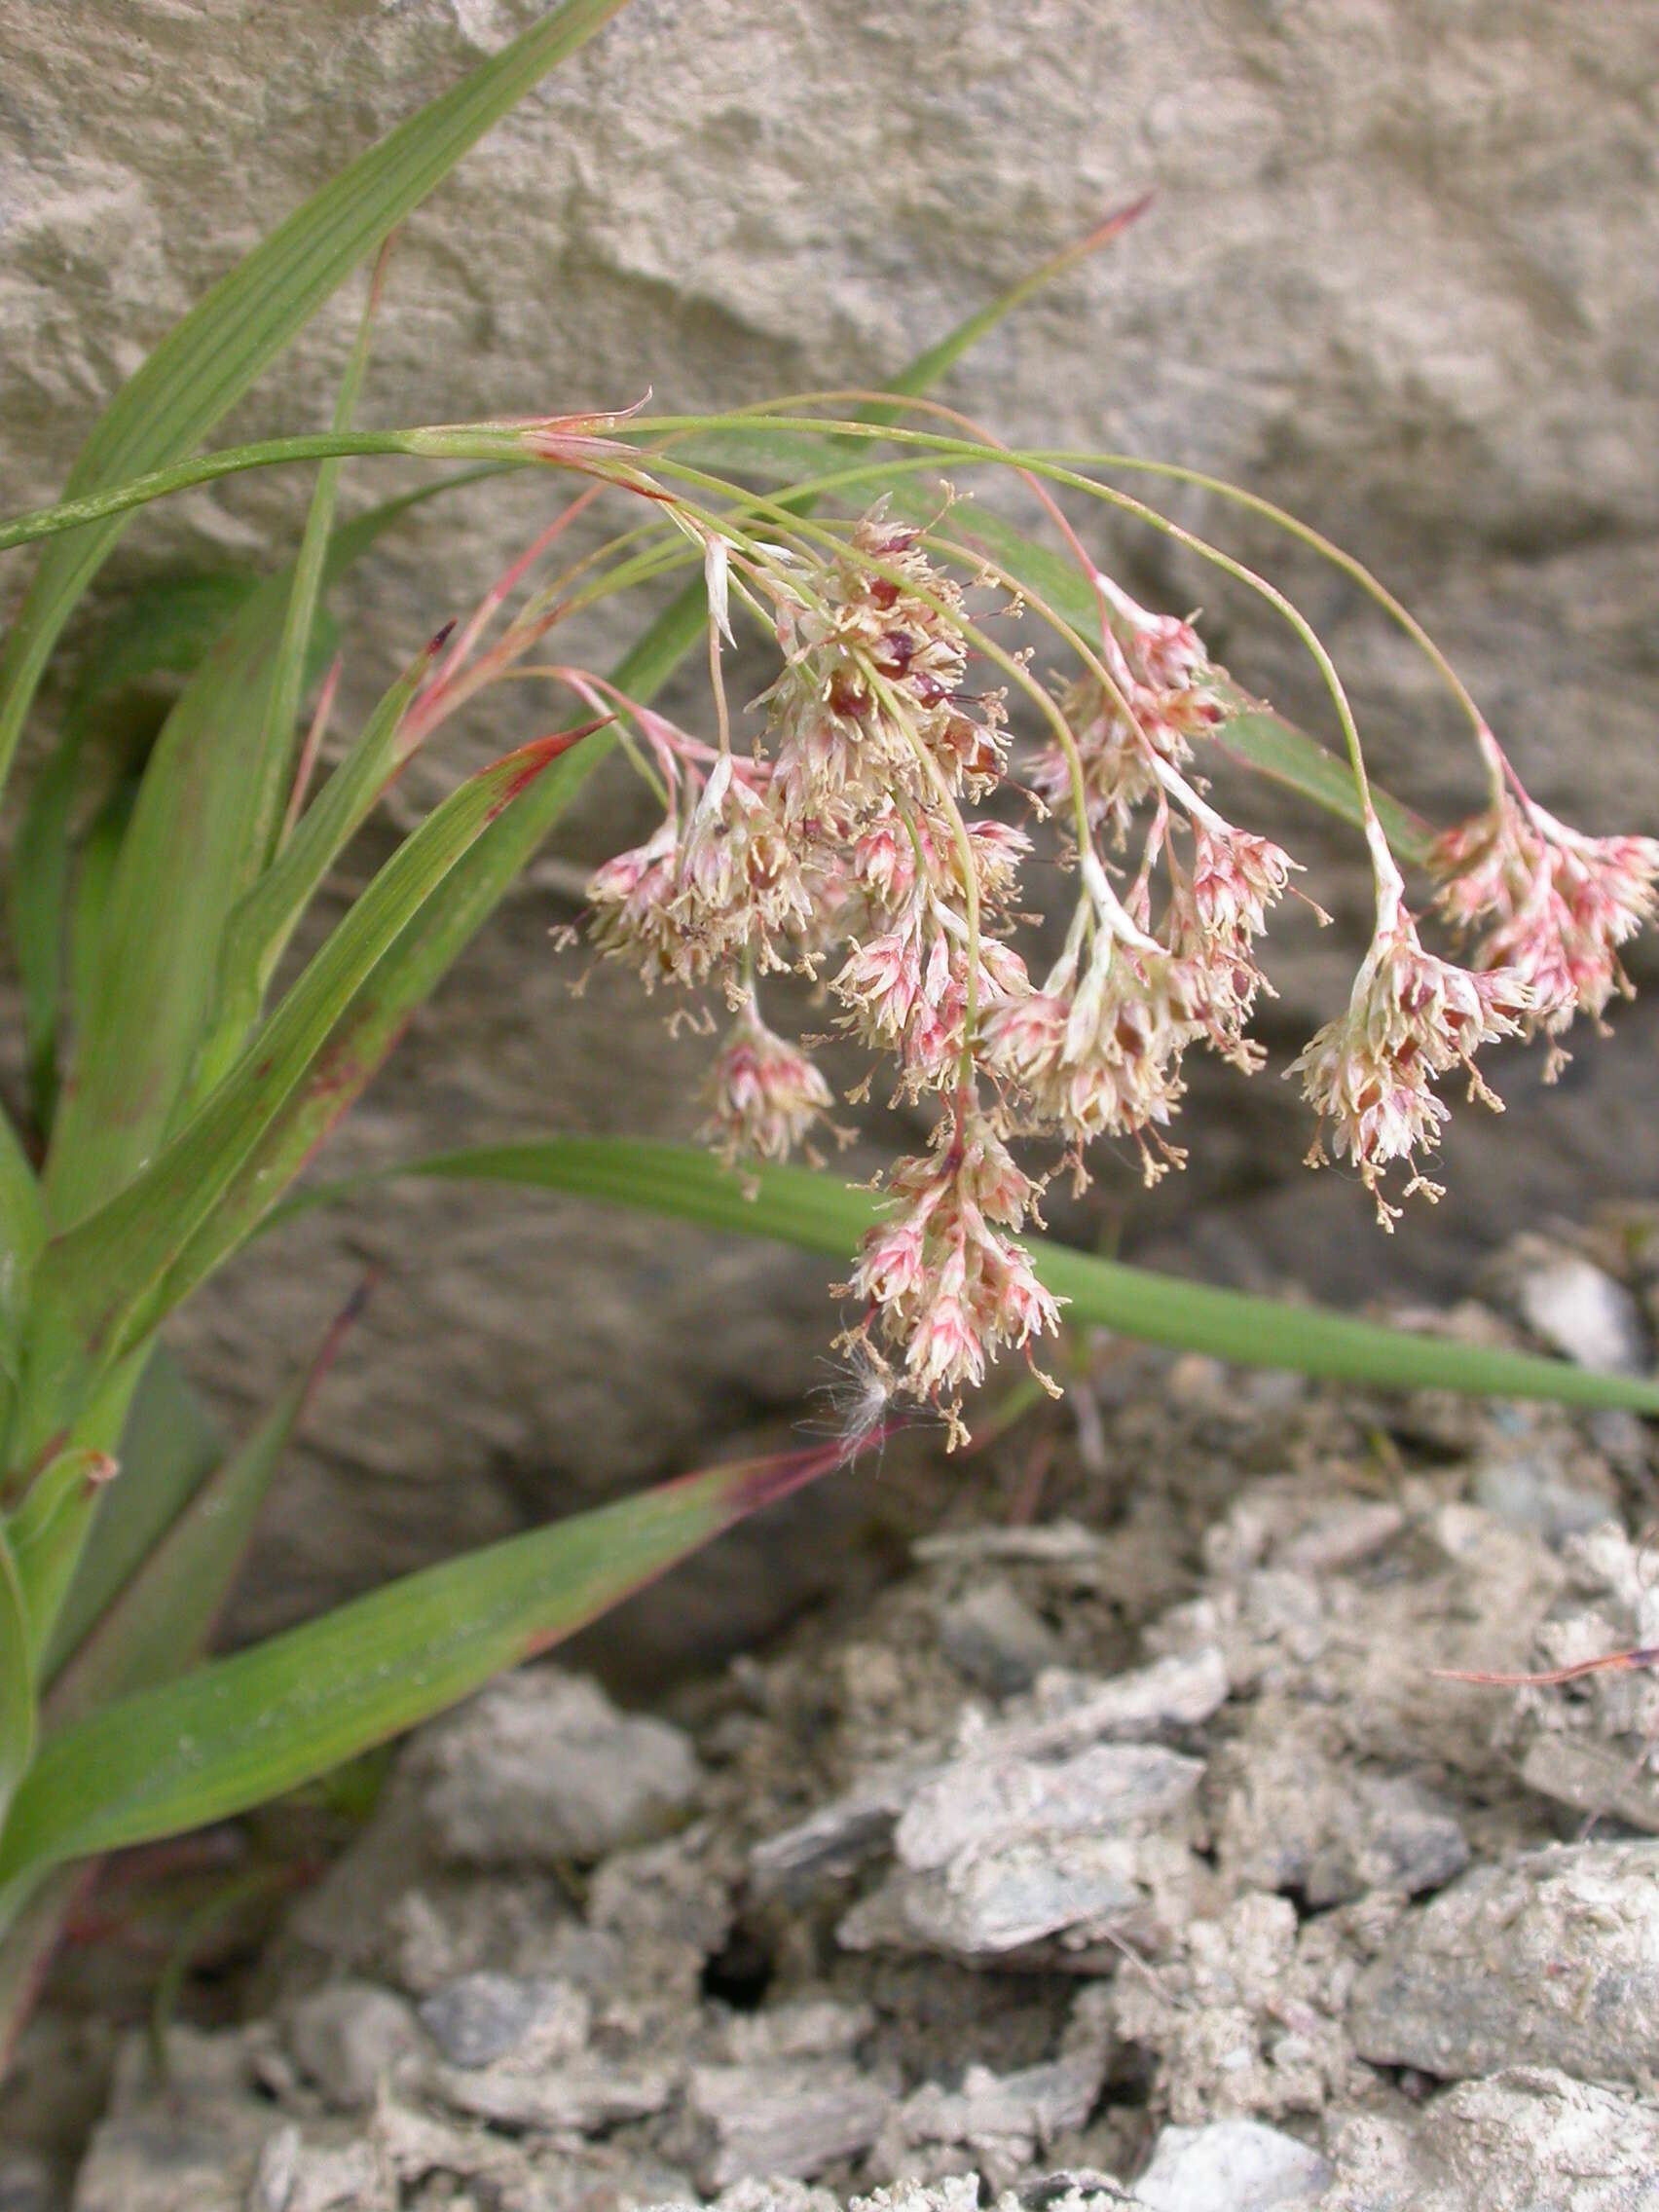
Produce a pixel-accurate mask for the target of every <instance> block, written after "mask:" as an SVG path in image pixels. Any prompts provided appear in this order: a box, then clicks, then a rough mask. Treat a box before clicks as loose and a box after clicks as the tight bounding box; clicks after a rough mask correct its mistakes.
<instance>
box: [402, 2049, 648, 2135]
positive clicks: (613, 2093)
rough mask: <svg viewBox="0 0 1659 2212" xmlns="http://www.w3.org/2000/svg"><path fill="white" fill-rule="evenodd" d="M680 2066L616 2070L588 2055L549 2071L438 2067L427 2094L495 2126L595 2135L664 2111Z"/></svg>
mask: <svg viewBox="0 0 1659 2212" xmlns="http://www.w3.org/2000/svg"><path fill="white" fill-rule="evenodd" d="M680 2073H681V2068H680V2066H679V2065H678V2064H664V2065H660V2066H659V2065H647V2064H617V2063H616V2062H615V2061H613V2060H611V2059H608V2058H606V2057H602V2056H600V2055H598V2054H597V2053H593V2052H589V2053H585V2054H583V2055H582V2056H580V2057H575V2058H563V2059H560V2058H555V2059H552V2060H550V2061H549V2062H548V2063H547V2064H545V2065H538V2066H530V2065H526V2066H525V2067H524V2068H523V2070H521V2069H520V2067H519V2066H518V2065H515V2064H514V2063H512V2062H511V2061H509V2062H505V2063H498V2064H497V2065H494V2066H484V2067H468V2066H434V2067H433V2068H432V2069H431V2071H430V2072H429V2074H428V2075H427V2077H426V2088H427V2090H428V2092H429V2094H431V2095H432V2096H433V2097H435V2098H437V2099H438V2101H439V2102H440V2103H442V2104H445V2105H447V2106H448V2107H449V2108H450V2110H451V2111H452V2112H458V2113H464V2114H466V2115H467V2116H468V2117H469V2118H471V2119H473V2120H486V2121H488V2122H489V2123H490V2124H491V2125H492V2126H495V2127H506V2128H533V2129H539V2130H541V2131H543V2132H545V2133H547V2134H550V2135H569V2134H578V2135H591V2134H597V2133H599V2132H601V2131H602V2130H603V2129H605V2128H608V2127H613V2126H615V2125H616V2124H617V2122H618V2121H621V2120H645V2119H647V2118H649V2116H650V2115H651V2114H652V2113H659V2112H661V2111H662V2109H663V2107H664V2106H665V2105H666V2104H667V2103H668V2101H669V2099H670V2098H671V2097H672V2096H673V2094H674V2091H675V2087H676V2085H677V2083H678V2082H679V2079H680Z"/></svg>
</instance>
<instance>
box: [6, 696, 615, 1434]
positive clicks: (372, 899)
mask: <svg viewBox="0 0 1659 2212" xmlns="http://www.w3.org/2000/svg"><path fill="white" fill-rule="evenodd" d="M595 726H597V725H595V724H591V723H590V724H586V725H584V726H583V727H582V728H579V729H573V730H564V731H559V732H557V733H555V734H554V735H553V736H551V737H544V738H539V739H537V740H536V741H535V743H533V744H531V745H527V746H521V747H520V748H519V750H518V751H517V752H515V753H510V754H508V755H507V756H505V758H503V759H500V760H497V761H495V762H493V763H492V765H491V766H489V767H488V768H485V769H483V770H482V771H481V772H480V773H479V774H478V775H476V776H474V777H472V778H471V779H470V780H469V781H468V782H467V783H465V784H463V785H462V786H461V789H460V790H459V791H457V792H453V793H451V794H450V796H449V797H448V798H447V799H446V800H445V801H444V802H443V804H442V805H441V806H439V807H438V808H437V809H436V810H435V811H434V812H433V813H432V814H431V815H430V816H429V817H428V819H427V820H426V821H425V822H424V823H423V824H422V826H421V828H420V829H419V830H416V831H415V833H414V834H413V835H412V836H411V837H409V838H407V839H406V840H405V842H404V843H403V844H402V845H401V846H399V848H398V849H397V851H396V852H395V853H394V854H393V855H392V857H391V858H390V860H388V861H387V864H386V866H384V867H383V868H382V869H381V870H380V872H379V874H378V875H377V876H376V877H375V879H374V881H373V882H372V883H371V884H370V885H369V887H368V889H367V890H366V891H365V892H364V893H363V894H362V896H361V897H360V898H359V899H358V900H357V902H356V903H355V904H354V905H353V906H352V907H351V908H350V911H349V912H348V914H347V915H346V917H345V918H344V920H343V921H341V923H340V924H339V926H338V927H337V928H336V929H335V931H334V933H333V935H332V936H331V937H330V938H329V939H328V940H327V942H326V943H325V944H324V945H323V947H322V949H321V950H320V951H319V952H318V953H317V954H316V956H315V957H314V959H313V961H312V962H311V964H310V966H309V967H308V968H307V969H306V970H305V972H304V974H303V975H302V976H301V977H299V979H298V980H297V981H296V982H295V983H294V985H293V987H292V988H291V989H290V991H289V992H288V994H287V996H286V997H285V998H284V999H283V1000H282V1001H281V1003H280V1005H278V1006H277V1007H276V1010H275V1012H274V1013H273V1014H272V1015H271V1018H270V1019H269V1020H268V1021H267V1022H266V1023H265V1025H264V1026H263V1027H262V1028H261V1029H260V1030H259V1031H258V1033H257V1034H256V1035H255V1036H254V1037H253V1039H252V1040H251V1041H250V1043H249V1045H248V1047H247V1049H246V1051H244V1052H243V1054H242V1056H241V1058H240V1061H239V1062H238V1064H237V1066H236V1067H235V1068H234V1069H233V1070H232V1072H231V1073H230V1074H229V1075H228V1076H227V1077H226V1079H225V1081H224V1082H223V1083H222V1084H221V1085H220V1086H219V1088H217V1089H216V1090H215V1091H214V1092H213V1093H212V1095H211V1096H210V1097H209V1098H208V1099H207V1100H206V1101H205V1103H204V1104H203V1106H202V1108H201V1110H200V1111H199V1112H198V1113H197V1114H196V1116H195V1118H194V1119H193V1120H192V1121H191V1122H189V1123H188V1124H186V1125H185V1127H184V1128H182V1129H181V1130H180V1131H179V1133H178V1134H177V1136H175V1137H174V1138H173V1139H172V1141H171V1142H170V1143H169V1144H167V1145H166V1146H165V1147H164V1148H163V1149H162V1151H161V1152H160V1153H159V1154H158V1155H157V1156H156V1158H155V1159H154V1160H153V1161H151V1163H150V1164H149V1166H148V1167H146V1168H145V1169H144V1171H143V1172H142V1173H141V1174H139V1175H138V1176H136V1177H135V1178H134V1179H133V1180H132V1181H131V1182H130V1183H129V1184H128V1185H127V1186H126V1187H125V1188H124V1189H123V1190H122V1191H121V1192H119V1193H118V1195H117V1196H116V1197H115V1198H112V1199H111V1200H110V1202H109V1203H108V1204H107V1205H104V1206H102V1207H100V1208H99V1209H98V1211H97V1212H95V1213H93V1214H91V1215H89V1216H88V1217H87V1219H86V1220H84V1221H82V1222H80V1223H78V1224H77V1226H76V1227H75V1228H73V1229H71V1230H69V1231H67V1232H66V1233H65V1234H63V1235H59V1236H57V1237H55V1238H54V1239H53V1241H52V1242H51V1243H49V1244H48V1246H47V1247H46V1250H45V1252H44V1253H43V1254H42V1256H41V1259H40V1262H39V1265H38V1268H37V1271H36V1274H35V1282H34V1292H33V1297H32V1300H31V1310H30V1328H29V1341H28V1345H27V1347H26V1350H25V1358H24V1377H23V1384H22V1392H21V1404H20V1409H19V1417H18V1420H19V1434H18V1438H17V1439H16V1440H15V1445H14V1449H15V1452H16V1453H17V1455H18V1456H20V1457H22V1458H24V1459H26V1458H27V1457H28V1456H29V1455H30V1453H31V1452H34V1451H37V1450H38V1449H39V1448H40V1444H41V1443H42V1441H44V1439H45V1438H46V1437H48V1436H50V1435H51V1434H53V1433H54V1431H55V1430H56V1429H58V1428H60V1427H63V1426H65V1425H67V1423H68V1421H69V1420H70V1419H72V1418H73V1416H74V1413H75V1411H76V1409H77V1407H78V1405H79V1403H80V1402H81V1400H82V1398H83V1397H84V1395H85V1393H86V1391H87V1389H88V1388H89V1387H90V1385H91V1383H92V1380H93V1379H94V1378H95V1377H96V1376H97V1375H98V1374H99V1373H101V1372H103V1371H105V1370H107V1369H108V1368H109V1367H110V1366H112V1365H113V1364H114V1362H115V1361H117V1360H118V1359H119V1358H120V1357H121V1356H122V1354H123V1353H124V1352H126V1351H128V1350H129V1349H130V1348H131V1347H132V1346H135V1345H137V1344H138V1343H139V1342H141V1340H142V1339H143V1338H144V1337H145V1336H146V1335H147V1334H148V1333H149V1331H150V1330H151V1329H152V1328H153V1327H154V1326H155V1325H156V1323H157V1321H159V1320H160V1318H161V1316H162V1312H163V1310H165V1302H164V1301H163V1300H162V1299H161V1298H160V1297H159V1295H158V1294H159V1293H160V1292H161V1291H162V1287H163V1284H164V1282H165V1279H166V1275H167V1273H168V1271H169V1270H170V1269H171V1268H172V1266H173V1264H174V1263H175V1261H176V1260H177V1258H178V1256H179V1254H180V1253H181V1252H182V1251H183V1250H184V1249H185V1247H186V1246H187V1244H188V1243H189V1242H190V1240H191V1238H192V1237H193V1236H194V1235H196V1233H197V1232H198V1231H199V1230H201V1229H202V1228H203V1225H204V1224H205V1223H207V1222H208V1221H209V1220H210V1218H211V1216H212V1214H213V1211H214V1208H215V1207H216V1205H217V1204H218V1203H219V1201H220V1199H221V1198H223V1197H224V1196H225V1194H226V1192H227V1190H228V1189H229V1188H230V1186H231V1185H232V1183H233V1182H234V1181H235V1178H236V1176H237V1174H238V1171H239V1170H240V1168H241V1167H242V1166H243V1165H244V1163H245V1162H246V1161H247V1160H248V1158H249V1156H250V1154H252V1153H253V1152H254V1151H255V1150H256V1148H257V1147H258V1146H259V1144H260V1142H261V1140H262V1138H264V1137H265V1136H266V1135H267V1134H268V1132H269V1130H270V1128H271V1125H272V1124H273V1121H274V1120H275V1119H276V1117H277V1116H279V1115H280V1113H281V1110H282V1108H283V1106H284V1104H285V1103H286V1101H287V1100H288V1099H289V1098H290V1097H291V1096H292V1094H293V1093H294V1092H295V1091H296V1090H297V1089H298V1088H301V1087H302V1086H304V1085H305V1084H306V1083H307V1082H308V1080H314V1079H315V1078H316V1076H317V1074H318V1071H319V1070H322V1071H326V1070H327V1069H328V1068H329V1066H330V1065H331V1053H332V1052H333V1051H335V1050H336V1049H337V1047H338V1038H337V1035H336V1032H337V1031H338V1029H339V1027H340V1024H341V1022H342V1018H343V1017H344V1016H345V1015H346V1014H347V1013H348V1011H349V1009H350V1007H351V1004H352V1001H353V999H354V998H355V997H356V994H357V992H358V991H359V990H360V989H361V988H362V986H363V984H364V983H365V982H367V981H368V979H369V978H370V977H372V975H373V974H374V971H375V969H376V968H377V967H378V965H379V964H380V962H381V961H382V960H383V959H384V958H385V957H386V955H387V952H388V951H389V950H390V949H391V948H392V946H394V945H395V944H396V943H397V940H398V939H399V937H400V936H401V935H402V933H403V931H404V930H405V929H406V928H407V927H408V925H409V923H410V921H411V920H412V919H413V918H414V917H415V916H416V915H418V914H419V913H420V911H421V909H422V907H423V906H424V904H425V903H427V901H429V900H430V899H431V898H432V897H433V895H434V894H435V893H436V892H437V891H438V890H439V888H440V887H441V886H442V884H443V882H444V880H445V878H446V877H448V876H449V875H450V874H451V873H453V871H454V870H455V868H456V867H457V866H458V865H459V864H460V863H461V861H462V860H463V859H464V857H465V855H466V853H467V852H468V851H469V850H470V848H471V847H472V846H473V845H474V844H475V843H476V842H477V840H478V839H479V837H480V836H481V835H483V834H484V832H485V831H486V830H488V829H489V828H490V826H491V825H492V824H498V823H499V822H500V820H501V819H502V818H503V817H504V816H506V815H508V814H510V812H511V810H512V808H513V806H514V805H515V804H516V803H517V802H518V801H519V800H520V799H521V798H522V796H523V794H524V793H527V792H529V791H531V790H533V789H534V788H535V784H536V783H537V781H538V780H539V779H540V778H542V777H543V776H544V775H545V774H546V773H547V771H548V770H549V769H550V768H552V767H553V765H554V764H555V762H557V761H558V760H559V758H560V756H562V755H564V754H566V753H568V752H569V751H570V749H571V746H572V745H574V744H575V743H576V742H577V741H578V740H579V739H580V738H581V737H583V736H585V735H586V734H587V732H588V730H589V729H591V728H593V727H595ZM278 1195H279V1186H278V1187H277V1188H275V1189H273V1190H272V1191H271V1192H270V1197H271V1198H273V1199H275V1198H276V1197H277V1196H278Z"/></svg>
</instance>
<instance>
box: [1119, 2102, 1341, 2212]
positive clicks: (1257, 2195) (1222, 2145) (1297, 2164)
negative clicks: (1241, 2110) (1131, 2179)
mask: <svg viewBox="0 0 1659 2212" xmlns="http://www.w3.org/2000/svg"><path fill="white" fill-rule="evenodd" d="M1331 2178H1332V2176H1331V2169H1330V2167H1329V2166H1328V2165H1327V2164H1326V2162H1325V2160H1324V2159H1323V2158H1322V2157H1320V2156H1319V2154H1318V2152H1317V2151H1313V2150H1309V2147H1308V2145H1307V2144H1306V2143H1299V2142H1298V2141H1297V2139H1296V2137H1295V2136H1294V2135H1283V2134H1281V2133H1280V2132H1279V2130H1278V2129H1277V2128H1276V2127H1264V2126H1263V2125H1262V2123H1261V2122H1260V2121H1259V2120H1215V2121H1213V2122H1212V2123H1211V2124H1210V2125H1209V2126H1208V2127H1166V2128H1165V2129H1164V2130H1163V2132H1162V2134H1161V2135H1160V2137H1159V2138H1158V2144H1157V2147H1156V2149H1155V2150H1154V2152H1153V2157H1152V2163H1151V2165H1150V2166H1148V2168H1147V2170H1146V2172H1145V2173H1144V2174H1142V2176H1141V2178H1140V2180H1139V2181H1138V2182H1136V2184H1135V2201H1136V2202H1137V2203H1139V2204H1143V2205H1145V2206H1146V2208H1147V2212H1224V2208H1225V2212H1280V2208H1281V2207H1282V2208H1284V2212H1289V2208H1290V2207H1292V2206H1295V2205H1303V2204H1306V2205H1312V2204H1316V2203H1317V2202H1318V2200H1319V2197H1320V2195H1321V2194H1322V2193H1323V2192H1324V2190H1325V2189H1326V2187H1327V2186H1328V2185H1329V2183H1330V2181H1331Z"/></svg>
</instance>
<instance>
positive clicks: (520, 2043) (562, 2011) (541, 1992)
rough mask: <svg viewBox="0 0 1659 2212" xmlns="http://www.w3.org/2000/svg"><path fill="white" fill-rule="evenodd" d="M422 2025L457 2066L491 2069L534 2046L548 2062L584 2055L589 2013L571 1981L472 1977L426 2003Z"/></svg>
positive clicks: (497, 1975)
mask: <svg viewBox="0 0 1659 2212" xmlns="http://www.w3.org/2000/svg"><path fill="white" fill-rule="evenodd" d="M421 2024H422V2026H423V2027H424V2029H425V2031H426V2033H427V2034H428V2035H429V2036H430V2037H431V2039H432V2041H433V2042H434V2043H435V2044H436V2045H437V2046H438V2048H439V2049H440V2050H441V2051H442V2052H443V2054H444V2056H445V2058H447V2059H448V2060H449V2062H450V2064H451V2065H452V2066H463V2067H470V2066H488V2065H490V2064H491V2063H492V2062H493V2061H494V2060H496V2059H498V2058H504V2057H505V2056H506V2055H507V2054H508V2053H509V2052H511V2051H518V2050H520V2049H522V2048H523V2047H524V2046H526V2045H527V2043H530V2042H532V2041H534V2043H535V2048H536V2052H537V2055H538V2056H541V2057H544V2058H548V2059H553V2058H560V2057H568V2056H570V2055H571V2053H573V2052H575V2051H578V2050H580V2049H581V2048H582V2047H583V2046H584V2045H585V2044H586V2042H587V2037H588V2024H589V2008H588V2003H587V1999H586V1998H585V1997H584V1996H583V1995H582V1993H581V1992H580V1991H579V1990H577V1989H573V1988H572V1987H571V1984H570V1983H569V1982H563V1981H550V1980H547V1979H545V1978H542V1977H539V1976H537V1977H534V1978H531V1979H526V1980H521V1979H519V1978H518V1977H517V1976H516V1975H513V1974H504V1973H469V1974H463V1975H462V1976H461V1978H460V1979H459V1980H457V1981H452V1982H449V1983H447V1984H446V1985H445V1987H444V1988H442V1989H437V1990H434V1991H433V1992H432V1994H431V1996H430V1997H427V1998H425V1999H424V2001H423V2003H422V2005H421Z"/></svg>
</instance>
